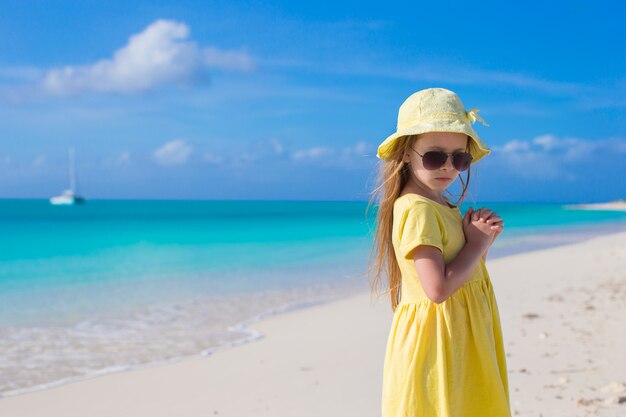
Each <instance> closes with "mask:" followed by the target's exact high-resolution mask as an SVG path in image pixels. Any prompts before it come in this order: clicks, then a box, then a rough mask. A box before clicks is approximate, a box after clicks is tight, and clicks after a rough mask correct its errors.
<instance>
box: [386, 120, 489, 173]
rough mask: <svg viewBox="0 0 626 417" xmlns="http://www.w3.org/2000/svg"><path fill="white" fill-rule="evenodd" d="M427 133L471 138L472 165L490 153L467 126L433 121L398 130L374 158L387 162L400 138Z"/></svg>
mask: <svg viewBox="0 0 626 417" xmlns="http://www.w3.org/2000/svg"><path fill="white" fill-rule="evenodd" d="M427 132H447V133H464V134H466V135H468V136H469V137H470V138H471V140H470V144H469V152H470V154H471V155H472V163H475V162H477V161H479V160H480V159H482V158H483V157H484V156H486V155H489V154H490V153H491V150H490V149H489V148H488V147H487V146H486V145H485V143H484V142H483V141H482V139H481V138H480V137H479V136H478V134H477V133H476V132H475V131H474V129H473V128H472V127H471V126H469V125H468V124H466V123H461V122H459V121H448V122H445V123H442V122H441V121H434V122H426V123H421V124H419V125H417V126H412V127H410V128H407V129H402V130H398V131H397V132H395V133H393V134H392V135H390V136H389V137H388V138H387V139H385V140H384V141H383V142H382V143H381V144H380V145H379V146H378V152H377V153H376V156H377V157H378V158H379V159H384V160H389V158H390V157H391V155H392V153H393V151H394V149H395V147H396V145H397V143H398V142H399V139H400V138H402V137H405V136H411V135H419V134H421V133H427Z"/></svg>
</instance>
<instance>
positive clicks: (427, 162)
mask: <svg viewBox="0 0 626 417" xmlns="http://www.w3.org/2000/svg"><path fill="white" fill-rule="evenodd" d="M411 149H413V148H411ZM413 150H414V151H415V149H413ZM415 153H416V154H418V155H419V156H421V157H422V163H423V164H424V168H426V169H428V170H434V169H438V168H441V167H442V166H444V165H445V163H446V162H447V161H448V156H452V166H453V167H454V169H456V170H457V171H459V172H461V171H465V170H466V169H467V168H469V166H470V164H471V163H472V155H471V154H470V153H468V152H453V153H447V152H443V151H428V152H426V153H425V154H424V155H422V154H420V153H419V152H417V151H415Z"/></svg>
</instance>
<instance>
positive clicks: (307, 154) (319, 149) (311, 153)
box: [291, 146, 335, 160]
mask: <svg viewBox="0 0 626 417" xmlns="http://www.w3.org/2000/svg"><path fill="white" fill-rule="evenodd" d="M334 153H335V151H334V149H332V148H329V147H326V146H315V147H313V148H309V149H304V150H301V151H296V152H293V153H292V154H291V157H292V158H293V159H296V160H302V159H318V158H322V157H329V156H332V155H333V154H334Z"/></svg>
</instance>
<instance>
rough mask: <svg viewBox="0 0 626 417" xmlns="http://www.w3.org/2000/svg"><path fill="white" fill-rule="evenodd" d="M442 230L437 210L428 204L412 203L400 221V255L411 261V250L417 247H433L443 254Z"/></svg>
mask: <svg viewBox="0 0 626 417" xmlns="http://www.w3.org/2000/svg"><path fill="white" fill-rule="evenodd" d="M442 235H443V230H442V226H441V222H440V219H439V215H438V213H437V210H436V209H435V208H434V207H433V206H431V205H430V204H428V203H424V202H421V201H420V202H413V203H412V204H411V205H410V206H409V207H408V208H407V209H406V210H405V211H404V213H403V217H402V219H401V221H400V233H399V238H400V246H399V249H400V253H401V255H402V256H403V257H404V258H405V259H413V256H412V253H413V250H414V249H415V248H416V247H418V246H419V245H429V246H434V247H436V248H437V249H439V250H440V251H441V252H442V253H443V243H442Z"/></svg>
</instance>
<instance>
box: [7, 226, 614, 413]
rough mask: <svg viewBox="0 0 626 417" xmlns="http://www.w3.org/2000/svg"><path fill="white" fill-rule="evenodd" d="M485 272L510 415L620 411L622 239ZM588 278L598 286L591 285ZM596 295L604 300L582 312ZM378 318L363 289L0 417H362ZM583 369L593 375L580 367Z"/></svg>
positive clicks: (381, 344)
mask: <svg viewBox="0 0 626 417" xmlns="http://www.w3.org/2000/svg"><path fill="white" fill-rule="evenodd" d="M585 257H588V258H585ZM558 259H561V261H558ZM585 259H587V261H585ZM555 260H556V261H555ZM487 262H488V269H489V272H490V276H491V277H492V282H493V283H494V290H495V292H496V297H497V300H498V305H499V308H500V313H501V318H502V326H503V331H504V335H505V349H506V351H507V361H509V362H508V371H509V376H510V387H511V388H510V394H511V400H512V404H511V405H512V408H513V409H515V410H525V411H527V412H529V413H530V412H531V411H533V412H535V414H536V412H537V411H539V410H541V411H543V412H546V413H547V408H546V407H548V408H550V409H552V410H553V411H555V412H557V411H558V410H561V411H559V412H563V411H562V407H566V408H567V407H570V408H571V414H567V415H571V416H575V415H587V414H582V412H583V411H585V412H588V411H590V410H592V409H594V408H603V411H604V412H606V413H610V412H615V413H616V414H602V415H607V416H608V415H618V414H617V413H618V412H620V410H621V411H623V410H624V407H625V406H626V405H625V404H624V402H626V396H625V393H624V384H626V381H624V380H622V379H620V378H621V375H624V374H626V370H625V369H624V366H625V364H624V359H622V357H621V356H620V355H617V356H615V354H614V353H611V349H610V347H611V346H614V345H615V343H617V344H619V337H620V334H621V333H618V331H619V326H620V325H621V323H623V320H624V318H625V317H624V311H623V305H622V310H620V309H619V306H620V304H619V302H620V297H619V295H620V294H624V291H625V288H624V287H625V285H624V282H625V281H626V279H625V277H624V272H623V271H625V270H626V265H623V264H624V263H626V233H625V232H619V233H614V234H606V235H602V236H597V237H593V238H591V239H588V240H584V241H582V242H576V243H572V244H568V245H561V246H557V247H552V248H549V249H540V250H537V251H530V252H524V253H520V254H515V255H510V256H506V257H502V258H497V259H493V260H491V259H489V258H488V260H487ZM620 262H621V263H620ZM538 271H539V272H538ZM542 271H543V272H542ZM596 274H597V276H599V277H600V278H598V279H597V280H596V281H593V280H591V279H590V277H592V276H594V275H596ZM510 277H513V278H510ZM598 296H603V297H604V299H603V300H604V301H603V302H600V303H598V302H594V301H593V300H594V297H598ZM611 297H613V298H614V299H612V298H611ZM566 300H568V301H567V302H565V301H566ZM616 303H617V304H616ZM622 304H623V303H622ZM559 309H560V310H559ZM570 310H571V311H570ZM559 311H560V313H559ZM577 315H578V316H580V315H582V316H583V317H581V318H579V319H577V318H576V317H575V316H577ZM585 317H587V319H585ZM604 317H606V319H605V318H604ZM545 318H548V319H549V322H550V323H551V324H550V325H548V327H545V325H546V321H545ZM390 319H391V310H390V308H389V306H388V303H387V300H386V299H384V297H382V296H381V298H379V299H377V300H375V302H374V303H372V299H371V296H370V294H369V289H368V288H366V289H364V291H363V292H362V293H358V294H355V295H353V296H349V297H346V298H343V299H340V300H335V301H328V302H323V303H321V304H320V305H315V306H309V307H306V308H300V309H295V310H292V311H289V314H276V315H272V316H269V317H266V318H264V319H261V320H259V321H255V322H252V323H250V325H249V326H248V328H250V327H253V329H254V330H256V331H257V332H259V333H261V334H263V337H262V338H260V339H258V340H256V341H255V342H254V343H244V344H241V345H238V346H235V347H231V348H228V349H225V350H222V351H219V352H215V353H214V354H212V355H210V356H208V357H198V356H195V357H191V358H188V359H185V360H180V361H176V362H175V363H171V364H159V365H148V366H144V367H141V368H137V369H133V370H129V371H123V372H115V373H110V374H106V375H101V376H97V377H93V378H89V379H84V380H81V381H78V382H71V383H66V384H63V385H59V386H57V387H54V388H49V389H45V390H39V391H35V392H30V393H23V394H16V395H12V396H6V397H3V398H0V414H3V415H4V414H5V413H6V415H12V416H16V417H17V416H21V415H23V416H27V415H28V416H30V417H33V416H37V415H41V416H43V415H46V416H59V417H60V416H63V417H68V416H72V415H76V416H79V415H90V416H98V415H123V414H128V412H129V410H133V413H134V414H136V415H144V414H145V415H155V416H160V415H163V416H165V415H174V414H180V413H178V412H175V411H174V410H183V411H184V414H185V415H206V414H207V413H209V414H211V413H214V415H233V416H235V415H251V414H255V415H256V414H259V415H278V416H287V415H296V414H297V415H320V414H323V413H327V414H328V415H342V416H345V415H355V416H356V415H360V416H363V415H365V416H367V415H372V416H374V415H378V411H379V410H378V408H377V407H378V405H379V400H380V398H379V397H378V396H379V391H378V390H379V388H380V386H379V385H380V382H381V379H380V378H381V377H382V362H380V361H381V360H382V354H384V348H385V342H386V337H387V332H388V329H389V327H388V326H389V324H390ZM607 319H608V320H607ZM555 321H559V322H560V324H559V325H555V323H554V322H555ZM312 324H314V325H312ZM346 335H350V337H346ZM531 336H532V337H531ZM529 337H530V339H529ZM567 343H569V344H570V345H567ZM589 361H591V363H590V362H589ZM594 361H600V362H601V363H600V366H598V365H597V364H596V365H595V366H591V365H593V364H594ZM555 364H556V365H559V367H560V368H559V369H553V368H554V367H555V366H556V365H555ZM539 365H541V366H539ZM594 369H595V370H594ZM552 371H554V372H552ZM599 371H601V372H599ZM531 381H532V383H531ZM246 389H247V390H248V391H246ZM103 393H106V395H105V396H103ZM242 393H244V394H247V395H242ZM548 394H550V395H552V394H554V395H553V396H552V397H551V398H549V399H548V398H546V395H548ZM250 395H252V396H253V397H254V398H251V397H250ZM568 396H569V397H568ZM559 397H560V398H559ZM103 398H107V399H108V400H107V401H106V403H105V402H104V401H103ZM111 399H112V400H113V401H109V400H111ZM302 406H305V408H306V407H308V408H306V410H305V411H302V408H301V407H302ZM290 407H292V408H290ZM324 407H327V408H324ZM295 410H300V411H298V412H297V411H295ZM342 410H343V411H342ZM277 411H279V412H278V413H277ZM314 411H315V412H314ZM181 412H182V411H181ZM307 412H309V413H310V414H307ZM172 413H173V414H172ZM293 413H296V414H293Z"/></svg>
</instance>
